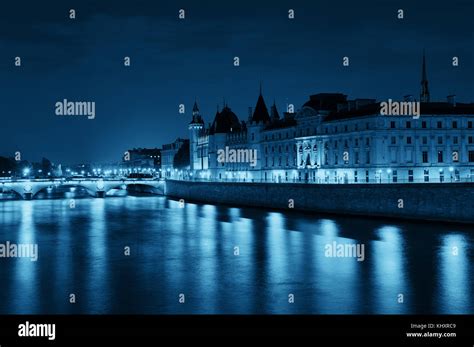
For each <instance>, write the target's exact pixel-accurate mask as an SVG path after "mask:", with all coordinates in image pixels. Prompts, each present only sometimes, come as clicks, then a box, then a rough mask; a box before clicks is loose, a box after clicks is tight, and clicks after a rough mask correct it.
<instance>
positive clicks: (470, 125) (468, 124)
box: [467, 120, 472, 129]
mask: <svg viewBox="0 0 474 347" xmlns="http://www.w3.org/2000/svg"><path fill="white" fill-rule="evenodd" d="M467 127H468V128H469V129H472V121H471V120H470V121H469V122H467Z"/></svg>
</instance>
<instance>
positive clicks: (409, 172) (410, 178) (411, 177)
mask: <svg viewBox="0 0 474 347" xmlns="http://www.w3.org/2000/svg"><path fill="white" fill-rule="evenodd" d="M408 182H413V170H408Z"/></svg>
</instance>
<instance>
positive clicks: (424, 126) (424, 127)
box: [421, 121, 426, 129]
mask: <svg viewBox="0 0 474 347" xmlns="http://www.w3.org/2000/svg"><path fill="white" fill-rule="evenodd" d="M421 127H422V128H423V129H426V121H423V122H421Z"/></svg>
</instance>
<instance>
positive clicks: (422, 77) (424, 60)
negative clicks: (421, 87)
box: [421, 49, 427, 81]
mask: <svg viewBox="0 0 474 347" xmlns="http://www.w3.org/2000/svg"><path fill="white" fill-rule="evenodd" d="M421 80H422V81H426V80H427V78H426V57H425V50H424V49H423V66H422V72H421Z"/></svg>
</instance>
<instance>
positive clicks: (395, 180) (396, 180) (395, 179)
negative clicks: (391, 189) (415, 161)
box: [392, 170, 398, 183]
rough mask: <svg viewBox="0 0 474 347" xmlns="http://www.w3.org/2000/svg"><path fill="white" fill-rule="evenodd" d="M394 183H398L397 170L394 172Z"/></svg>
mask: <svg viewBox="0 0 474 347" xmlns="http://www.w3.org/2000/svg"><path fill="white" fill-rule="evenodd" d="M392 182H393V183H397V182H398V171H397V170H393V176H392Z"/></svg>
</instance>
